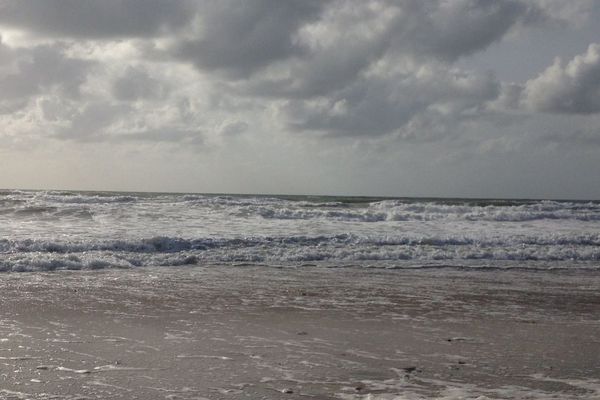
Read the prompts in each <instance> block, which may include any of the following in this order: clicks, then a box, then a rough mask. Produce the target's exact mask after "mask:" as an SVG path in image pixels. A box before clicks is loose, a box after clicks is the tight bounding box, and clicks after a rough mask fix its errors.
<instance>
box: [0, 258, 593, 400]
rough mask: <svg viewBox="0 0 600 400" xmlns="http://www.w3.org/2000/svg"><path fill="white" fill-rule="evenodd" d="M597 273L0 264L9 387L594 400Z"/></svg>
mask: <svg viewBox="0 0 600 400" xmlns="http://www.w3.org/2000/svg"><path fill="white" fill-rule="evenodd" d="M599 284H600V275H598V273H597V272H591V271H576V272H568V271H554V272H540V271H514V270H512V271H487V270H486V271H472V270H471V271H454V270H394V271H389V270H365V269H362V268H347V269H343V270H335V269H324V268H319V267H308V268H298V269H296V268H292V269H266V268H263V267H248V266H246V267H223V266H214V267H191V268H189V267H174V268H171V269H167V268H160V267H149V268H144V269H129V270H119V271H116V270H110V269H106V270H102V271H59V272H53V273H23V274H3V275H2V276H0V299H1V301H2V306H3V307H2V318H1V319H0V398H2V399H4V398H6V399H61V400H62V399H134V398H139V399H235V400H238V399H254V398H263V399H282V398H287V399H295V400H300V399H307V398H310V399H371V400H384V399H385V400H387V399H394V400H404V399H411V400H412V399H422V400H429V399H443V400H450V399H456V400H458V399H479V400H485V399H492V400H499V399H525V398H526V399H535V400H538V399H539V400H541V399H566V400H571V399H585V400H592V399H597V398H598V396H600V380H598V376H600V369H599V368H600V365H599V364H598V358H597V355H598V354H599V352H600V340H599V337H600V335H599V334H600V318H599V305H600V295H599V294H598V293H597V287H598V285H599Z"/></svg>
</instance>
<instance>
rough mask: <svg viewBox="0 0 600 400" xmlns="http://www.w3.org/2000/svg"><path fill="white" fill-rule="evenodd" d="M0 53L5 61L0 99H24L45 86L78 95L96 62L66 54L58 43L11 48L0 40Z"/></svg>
mask: <svg viewBox="0 0 600 400" xmlns="http://www.w3.org/2000/svg"><path fill="white" fill-rule="evenodd" d="M0 55H1V58H2V63H3V64H4V65H5V68H3V69H0V93H1V96H2V99H3V100H7V99H11V100H16V99H21V100H24V99H27V98H29V97H30V96H33V95H36V94H38V93H41V92H44V91H48V90H58V91H59V92H60V93H61V94H62V95H63V96H68V97H74V96H78V95H79V88H80V86H81V85H82V84H83V83H84V82H85V80H86V77H87V74H88V73H89V71H90V68H91V67H92V66H93V65H94V64H95V63H94V62H92V61H88V60H83V59H78V58H72V57H69V56H66V55H65V54H64V48H63V47H62V46H61V45H60V44H57V45H55V46H50V45H44V46H36V47H32V48H11V47H8V46H6V45H4V44H3V43H2V41H1V40H0Z"/></svg>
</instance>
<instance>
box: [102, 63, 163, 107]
mask: <svg viewBox="0 0 600 400" xmlns="http://www.w3.org/2000/svg"><path fill="white" fill-rule="evenodd" d="M168 91H169V88H168V87H167V86H166V85H165V84H164V83H163V82H161V81H159V80H157V79H154V78H153V77H151V76H150V75H149V74H148V72H147V71H146V70H145V69H144V68H143V67H132V66H129V67H127V69H126V70H125V72H124V73H123V74H122V75H120V76H119V77H118V78H117V79H116V80H115V81H114V82H113V84H112V92H113V95H114V96H115V98H117V99H119V100H123V101H134V100H138V99H160V98H164V97H165V96H166V95H167V94H168Z"/></svg>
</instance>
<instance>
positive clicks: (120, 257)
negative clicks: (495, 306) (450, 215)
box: [0, 234, 600, 271]
mask: <svg viewBox="0 0 600 400" xmlns="http://www.w3.org/2000/svg"><path fill="white" fill-rule="evenodd" d="M501 261H518V262H537V261H540V262H571V263H576V262H595V263H597V262H598V261H600V235H598V234H595V235H592V234H589V235H580V236H572V237H569V236H561V235H554V236H546V237H525V238H522V237H510V238H504V239H497V238H496V239H494V238H491V239H477V238H473V237H467V236H463V237H461V236H457V237H441V236H440V237H387V238H386V237H383V238H377V237H360V236H356V235H349V234H341V235H320V236H291V237H276V236H273V237H246V238H196V239H185V238H180V237H152V238H147V239H146V238H142V239H138V240H105V241H46V240H34V239H25V240H9V239H3V240H0V270H3V271H26V270H54V269H97V268H131V267H139V266H166V265H169V266H173V265H188V264H204V265H208V264H211V265H212V264H235V263H251V264H257V263H258V264H266V265H280V264H286V265H289V264H304V263H308V262H310V263H317V264H323V265H331V264H333V265H339V264H343V263H347V264H348V263H349V264H359V265H369V264H370V263H376V264H381V263H383V264H386V265H389V263H400V264H402V265H404V264H406V263H408V264H410V263H412V264H414V263H415V262H445V263H454V264H458V265H460V264H463V263H465V262H475V263H479V264H481V265H483V264H484V263H487V262H493V263H495V262H501ZM403 263H404V264H403Z"/></svg>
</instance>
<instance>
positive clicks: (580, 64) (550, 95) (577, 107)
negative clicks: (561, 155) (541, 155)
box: [522, 43, 600, 114]
mask: <svg viewBox="0 0 600 400" xmlns="http://www.w3.org/2000/svg"><path fill="white" fill-rule="evenodd" d="M522 101H523V102H524V104H525V106H526V107H528V108H530V109H532V110H534V111H542V112H549V113H567V114H592V113H597V112H600V44H597V43H594V44H591V45H590V46H589V47H588V49H587V52H586V53H585V54H581V55H578V56H576V57H575V58H573V59H572V60H571V61H569V63H568V64H567V65H564V66H563V64H562V61H561V60H560V59H559V58H557V59H556V60H555V61H554V64H552V65H551V66H550V67H548V68H547V69H546V70H545V71H544V72H542V73H541V74H540V75H539V76H537V77H536V78H534V79H531V80H529V81H527V83H526V85H525V88H524V91H523V99H522Z"/></svg>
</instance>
